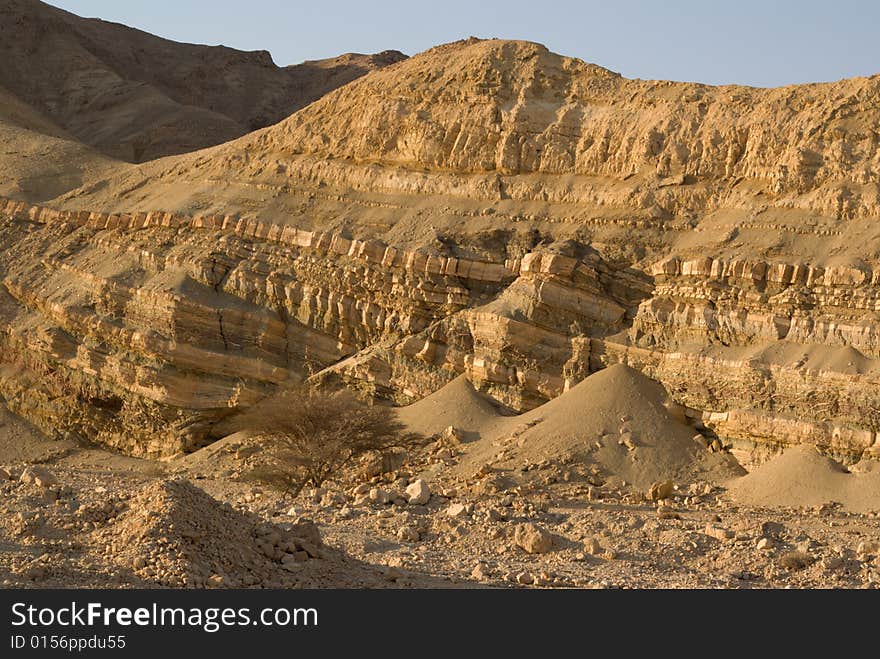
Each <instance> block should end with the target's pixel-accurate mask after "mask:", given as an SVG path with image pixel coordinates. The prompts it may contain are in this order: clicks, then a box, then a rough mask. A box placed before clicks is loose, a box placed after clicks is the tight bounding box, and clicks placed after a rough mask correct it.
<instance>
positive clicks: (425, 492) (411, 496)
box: [406, 478, 431, 506]
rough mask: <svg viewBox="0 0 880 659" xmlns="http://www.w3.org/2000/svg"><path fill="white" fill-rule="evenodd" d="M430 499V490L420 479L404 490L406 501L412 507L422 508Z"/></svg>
mask: <svg viewBox="0 0 880 659" xmlns="http://www.w3.org/2000/svg"><path fill="white" fill-rule="evenodd" d="M430 499H431V489H430V488H429V487H428V484H427V483H426V482H425V481H423V480H422V479H421V478H419V479H418V480H415V481H413V482H412V483H410V484H409V485H408V486H407V488H406V500H407V501H408V502H409V503H410V504H412V505H414V506H424V505H425V504H426V503H428V501H429V500H430Z"/></svg>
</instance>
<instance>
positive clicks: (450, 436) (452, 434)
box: [440, 426, 461, 443]
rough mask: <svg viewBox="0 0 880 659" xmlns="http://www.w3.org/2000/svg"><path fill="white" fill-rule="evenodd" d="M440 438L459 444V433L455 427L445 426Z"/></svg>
mask: <svg viewBox="0 0 880 659" xmlns="http://www.w3.org/2000/svg"><path fill="white" fill-rule="evenodd" d="M440 438H441V439H445V440H448V441H452V442H455V443H461V433H460V432H459V430H458V428H456V427H455V426H447V427H446V428H444V429H443V432H441V433H440Z"/></svg>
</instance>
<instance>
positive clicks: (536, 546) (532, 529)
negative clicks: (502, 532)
mask: <svg viewBox="0 0 880 659" xmlns="http://www.w3.org/2000/svg"><path fill="white" fill-rule="evenodd" d="M513 541H514V542H515V543H516V545H517V546H518V547H521V548H522V549H524V550H525V551H526V552H528V553H529V554H544V553H546V552H548V551H550V550H551V549H552V548H553V537H552V536H551V535H550V534H549V533H548V532H547V531H546V530H544V529H542V528H541V527H540V526H538V525H537V524H534V523H532V522H526V523H523V524H518V525H517V526H516V528H515V529H514V532H513Z"/></svg>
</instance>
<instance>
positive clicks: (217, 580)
mask: <svg viewBox="0 0 880 659" xmlns="http://www.w3.org/2000/svg"><path fill="white" fill-rule="evenodd" d="M224 585H226V579H224V578H223V577H221V576H220V575H219V574H212V575H211V576H210V577H208V587H209V588H223V586H224Z"/></svg>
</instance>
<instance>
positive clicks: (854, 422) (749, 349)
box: [0, 200, 880, 464]
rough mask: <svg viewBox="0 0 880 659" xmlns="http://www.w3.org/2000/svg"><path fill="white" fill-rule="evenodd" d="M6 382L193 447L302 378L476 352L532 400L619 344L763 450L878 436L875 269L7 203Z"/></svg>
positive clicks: (452, 373)
mask: <svg viewBox="0 0 880 659" xmlns="http://www.w3.org/2000/svg"><path fill="white" fill-rule="evenodd" d="M0 218H2V223H3V227H2V231H0V235H2V242H0V251H2V254H3V256H2V261H0V263H2V266H0V276H2V280H0V281H2V291H0V329H2V344H0V346H2V348H0V351H2V362H3V367H2V369H0V393H2V395H3V397H4V398H5V399H6V400H7V403H8V404H9V405H10V407H12V408H13V409H14V410H16V411H17V412H19V413H21V414H23V415H25V416H27V417H29V418H31V419H33V420H34V421H35V422H37V423H38V424H39V425H40V426H41V427H42V428H44V429H47V430H50V431H52V432H56V433H75V434H78V435H82V436H84V437H88V438H90V439H92V440H95V441H99V442H103V443H105V444H108V445H111V446H115V447H117V448H120V449H121V450H124V451H127V452H130V453H136V454H154V455H168V454H173V453H175V452H178V451H182V450H183V451H186V450H191V449H193V448H195V447H198V446H200V445H202V444H204V443H206V442H209V441H211V439H213V438H214V437H215V436H216V432H217V431H216V428H218V427H222V425H221V426H218V425H217V424H218V423H220V422H221V421H223V420H224V419H226V418H227V417H228V416H229V415H232V414H235V413H236V412H237V411H239V410H240V409H242V408H246V407H248V406H249V405H251V404H253V403H254V402H255V401H257V400H259V399H260V398H262V397H263V396H265V395H268V394H269V393H271V392H272V391H273V390H274V389H275V388H276V387H277V386H279V385H283V384H284V383H285V382H286V381H288V380H289V379H291V378H294V379H296V378H300V377H306V376H309V375H312V374H314V377H315V378H316V380H325V381H329V380H334V379H337V380H341V381H344V382H348V383H351V384H353V385H355V386H357V387H359V388H361V389H367V390H369V391H371V392H372V393H374V394H375V395H377V396H379V397H384V398H388V399H392V400H397V401H399V402H404V401H409V400H413V399H415V398H418V397H421V396H424V395H426V394H428V393H431V392H432V391H434V390H436V389H437V388H439V387H440V386H442V385H443V384H445V383H446V382H448V381H449V380H451V379H452V378H454V377H456V376H457V375H458V374H460V373H467V374H468V377H469V378H470V379H471V380H472V381H473V382H474V383H476V384H477V386H479V387H480V388H481V389H483V390H484V391H486V392H488V393H490V394H491V395H493V396H494V397H496V398H497V399H499V400H500V401H502V402H503V403H505V404H507V405H508V406H510V407H512V408H514V409H518V410H525V409H530V408H532V407H534V406H536V405H538V404H540V403H542V402H544V401H546V400H548V399H550V398H552V397H554V396H556V395H558V394H560V393H561V392H563V391H565V390H566V389H567V388H570V387H572V386H573V385H574V384H576V383H577V382H579V381H580V380H581V379H583V378H584V377H585V376H586V375H587V374H589V373H590V372H593V371H595V370H597V369H600V368H603V367H604V366H607V365H608V364H611V363H616V362H625V363H627V364H630V365H631V366H634V367H636V368H638V369H639V370H642V371H643V372H645V373H646V374H648V375H650V376H651V377H653V378H655V379H657V380H659V381H661V382H663V383H664V385H665V386H666V387H667V388H668V389H669V390H670V392H671V393H672V394H673V396H674V397H675V399H676V400H677V401H678V402H679V403H681V404H683V405H685V406H686V407H687V408H688V409H689V415H690V417H691V418H692V420H693V422H694V424H695V426H697V427H698V428H702V429H703V431H704V432H706V433H708V434H712V433H714V434H717V435H718V436H720V437H721V438H722V439H724V440H725V441H726V442H728V443H730V444H732V445H733V447H734V449H735V450H736V452H737V454H738V456H739V457H740V458H741V459H742V460H743V461H744V462H745V463H747V464H749V463H755V462H759V461H762V460H763V459H765V458H766V457H767V456H769V455H772V454H774V453H775V452H777V451H778V450H779V449H780V448H782V447H784V446H786V445H790V444H795V443H799V442H802V441H810V442H813V443H816V444H818V445H819V446H822V447H823V448H825V450H826V451H828V452H830V453H833V454H834V455H836V456H837V457H839V458H841V459H844V460H845V461H847V462H853V461H856V460H858V459H861V458H863V457H870V456H874V455H876V454H877V449H878V442H877V434H876V433H877V431H878V430H880V417H878V415H877V412H876V410H877V407H878V403H880V401H878V394H877V391H880V388H878V384H880V383H878V380H880V363H878V362H877V361H875V359H876V357H877V356H878V346H877V344H876V341H875V339H874V336H875V335H874V332H873V329H872V320H873V319H874V318H875V317H876V313H877V303H876V300H877V293H878V290H880V289H878V280H877V277H875V275H874V273H872V272H871V271H869V270H867V269H865V268H852V267H827V266H826V267H818V266H810V265H804V264H785V263H778V262H776V263H774V262H764V261H752V262H743V261H729V260H721V259H712V258H708V259H700V260H688V259H684V260H682V259H677V258H672V259H667V260H664V261H663V262H660V263H658V264H655V265H654V266H651V267H649V268H645V269H644V270H640V269H637V268H631V267H626V266H621V265H620V264H614V263H611V262H608V261H606V260H605V259H603V258H602V257H601V256H600V255H599V254H598V253H597V252H595V251H594V250H592V249H590V248H589V246H587V245H582V244H578V243H576V242H572V241H568V242H562V243H553V244H546V245H542V246H539V247H538V248H537V249H535V250H534V251H531V252H527V253H526V254H524V255H523V256H521V257H520V258H509V259H506V260H505V261H502V262H489V261H474V260H469V259H464V258H455V257H450V256H441V255H438V254H431V253H427V252H423V251H407V250H403V249H397V248H395V247H393V246H391V245H386V244H384V243H382V242H380V241H378V240H358V239H352V238H349V237H347V236H345V235H342V234H339V233H334V232H325V231H306V230H302V229H298V228H296V227H294V226H292V225H289V224H284V223H278V222H269V221H257V220H255V219H252V218H251V219H248V218H240V217H235V216H226V217H218V216H207V217H205V216H197V217H189V216H184V215H180V214H170V213H135V214H124V215H110V214H105V213H90V212H83V211H65V210H60V211H59V210H52V209H48V208H44V207H31V206H28V205H26V204H24V203H21V202H16V201H12V200H3V201H0Z"/></svg>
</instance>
